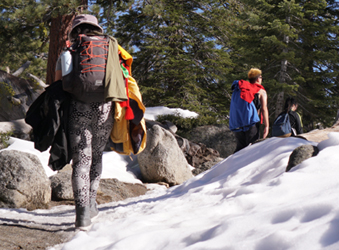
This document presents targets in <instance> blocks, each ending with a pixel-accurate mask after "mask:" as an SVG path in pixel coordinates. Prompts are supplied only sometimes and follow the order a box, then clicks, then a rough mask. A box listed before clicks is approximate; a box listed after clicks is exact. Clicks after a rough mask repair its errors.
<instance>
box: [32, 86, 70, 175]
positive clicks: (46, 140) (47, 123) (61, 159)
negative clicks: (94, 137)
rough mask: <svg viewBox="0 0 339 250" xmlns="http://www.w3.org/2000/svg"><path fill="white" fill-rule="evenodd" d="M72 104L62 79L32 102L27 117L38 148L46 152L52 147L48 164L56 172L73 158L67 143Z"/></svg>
mask: <svg viewBox="0 0 339 250" xmlns="http://www.w3.org/2000/svg"><path fill="white" fill-rule="evenodd" d="M69 103H70V96H69V94H68V93H66V92H65V91H63V89H62V82H61V81H57V82H54V83H52V84H51V85H50V86H48V87H47V88H46V90H45V91H44V92H43V93H42V94H41V95H40V96H39V97H38V98H37V99H36V100H35V101H34V102H33V103H32V105H31V106H30V107H29V109H28V111H27V114H26V118H25V121H26V123H27V124H29V125H31V126H32V128H33V136H34V147H35V148H36V149H37V150H39V151H41V152H43V151H45V150H47V149H48V148H49V147H50V146H51V149H50V151H49V152H50V158H49V162H48V165H49V167H50V168H51V169H52V170H54V171H56V170H60V169H62V168H63V167H64V166H65V165H66V164H68V163H69V162H70V161H71V156H70V148H69V145H68V142H67V117H68V110H69Z"/></svg>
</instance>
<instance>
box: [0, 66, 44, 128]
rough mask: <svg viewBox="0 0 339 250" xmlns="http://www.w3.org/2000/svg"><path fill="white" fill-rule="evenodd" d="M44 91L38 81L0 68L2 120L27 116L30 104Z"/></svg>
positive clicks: (0, 110)
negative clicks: (29, 79) (35, 81)
mask: <svg viewBox="0 0 339 250" xmlns="http://www.w3.org/2000/svg"><path fill="white" fill-rule="evenodd" d="M43 91H44V89H43V88H42V87H40V86H39V84H37V83H34V82H30V81H28V80H26V79H23V78H19V77H16V76H13V75H11V74H8V73H6V72H5V71H3V70H0V121H13V120H18V119H23V118H25V116H26V112H27V110H28V108H29V106H30V105H31V104H32V103H33V102H34V100H35V99H36V98H37V97H38V96H39V95H40V94H41V93H42V92H43Z"/></svg>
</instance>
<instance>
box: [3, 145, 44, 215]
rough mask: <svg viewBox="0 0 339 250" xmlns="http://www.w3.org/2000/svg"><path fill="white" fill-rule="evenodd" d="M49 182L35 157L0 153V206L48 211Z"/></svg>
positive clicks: (17, 153)
mask: <svg viewBox="0 0 339 250" xmlns="http://www.w3.org/2000/svg"><path fill="white" fill-rule="evenodd" d="M50 200H51V187H50V181H49V179H48V177H47V175H46V172H45V170H44V168H43V166H42V165H41V162H40V160H39V158H38V157H37V156H36V155H33V154H29V153H25V152H21V151H17V150H4V151H1V152H0V207H8V208H27V209H28V210H34V209H38V208H47V207H48V203H49V202H50Z"/></svg>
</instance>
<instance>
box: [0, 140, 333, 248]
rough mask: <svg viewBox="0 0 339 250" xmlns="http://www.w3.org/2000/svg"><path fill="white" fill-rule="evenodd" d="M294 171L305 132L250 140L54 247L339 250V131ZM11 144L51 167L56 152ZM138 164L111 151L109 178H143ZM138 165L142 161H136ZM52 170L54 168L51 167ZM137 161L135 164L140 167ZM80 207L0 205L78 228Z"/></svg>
mask: <svg viewBox="0 0 339 250" xmlns="http://www.w3.org/2000/svg"><path fill="white" fill-rule="evenodd" d="M329 136H330V139H328V140H326V141H323V142H320V143H319V145H318V147H319V148H320V149H321V151H320V152H319V154H318V155H317V156H316V157H312V158H310V159H308V160H306V161H304V162H303V163H302V164H300V165H298V166H297V167H295V168H293V169H292V170H291V171H290V172H288V173H286V172H285V168H286V166H287V163H288V159H289V156H290V154H291V152H292V151H293V150H294V149H295V148H296V147H298V146H301V145H303V144H312V145H317V143H314V142H308V141H305V140H302V139H298V138H284V139H282V138H269V139H267V140H265V141H263V142H261V143H257V144H254V145H252V146H249V147H247V148H245V149H243V150H241V151H239V152H237V153H236V154H234V155H231V156H229V157H228V158H227V159H225V160H223V161H222V162H220V163H218V164H217V165H215V166H214V167H213V168H212V169H210V170H209V171H206V172H204V173H202V174H200V175H198V176H195V177H193V178H191V179H189V180H188V181H186V182H185V183H183V184H182V185H179V186H175V187H172V188H169V189H165V188H164V187H162V186H158V185H153V186H152V187H153V190H152V191H150V192H148V193H147V194H146V195H144V196H140V197H136V198H131V199H127V200H124V201H120V202H112V203H107V204H103V205H100V206H99V211H100V213H99V216H98V217H97V218H96V219H95V221H94V225H93V227H92V228H91V230H90V231H88V232H78V233H77V234H76V235H75V237H74V238H73V239H72V240H71V241H69V242H68V243H66V244H63V245H57V246H54V247H52V248H50V250H60V249H62V250H74V249H82V250H86V249H88V250H92V249H98V250H99V249H100V250H108V249H114V250H127V249H128V250H145V249H148V250H174V249H175V250H179V249H187V250H192V249H195V250H202V249H205V250H228V249H229V250H231V249H236V250H238V249H239V250H243V249H246V250H247V249H253V250H276V249H279V250H285V249H298V250H299V249H300V250H304V249H307V250H318V249H327V250H330V249H331V250H332V249H333V250H335V249H336V250H337V249H339V233H338V232H339V202H338V200H337V199H338V195H339V181H338V177H339V154H338V151H339V133H331V134H329ZM9 149H16V150H22V151H26V152H31V153H34V154H36V155H38V157H39V158H40V159H41V161H42V163H43V165H44V166H47V161H48V157H49V156H48V153H46V152H43V153H40V152H39V151H36V150H35V149H34V148H33V143H31V142H26V141H22V140H19V139H13V143H12V145H11V147H10V148H9ZM133 164H134V165H135V162H134V163H131V162H127V160H126V159H125V158H123V157H120V156H119V155H117V154H116V153H114V152H109V153H105V155H104V173H103V178H112V177H114V178H118V179H119V180H122V181H128V182H139V180H137V179H136V177H135V176H134V175H133V173H132V171H130V166H131V165H133ZM134 167H135V166H134ZM45 168H46V173H47V174H48V175H51V174H53V172H51V171H50V170H49V169H48V167H45ZM132 168H133V167H132ZM74 219H75V216H74V208H73V207H72V206H58V207H54V208H52V209H50V210H35V211H27V210H25V209H4V208H2V209H0V222H1V220H5V221H6V223H10V221H13V222H12V223H13V224H20V223H26V224H27V223H32V224H39V223H40V224H48V225H49V226H50V227H51V228H55V229H65V230H66V229H69V228H72V227H74V226H73V224H74Z"/></svg>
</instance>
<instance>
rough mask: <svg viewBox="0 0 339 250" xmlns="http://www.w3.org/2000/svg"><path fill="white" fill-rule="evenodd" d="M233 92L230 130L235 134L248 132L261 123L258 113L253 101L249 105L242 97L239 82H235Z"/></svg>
mask: <svg viewBox="0 0 339 250" xmlns="http://www.w3.org/2000/svg"><path fill="white" fill-rule="evenodd" d="M232 90H233V93H232V98H231V107H230V119H229V128H230V130H231V131H234V132H239V131H247V130H249V128H250V127H252V126H253V125H254V124H256V123H258V122H260V118H259V116H258V111H257V109H256V107H255V104H254V102H253V101H252V102H250V103H249V102H247V101H245V100H243V99H242V98H241V97H240V92H241V91H240V88H239V81H234V82H233V84H232Z"/></svg>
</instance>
